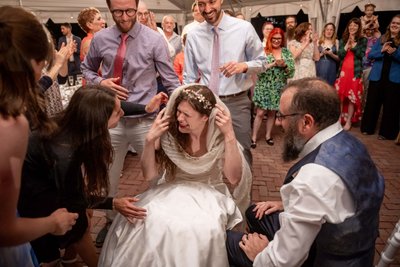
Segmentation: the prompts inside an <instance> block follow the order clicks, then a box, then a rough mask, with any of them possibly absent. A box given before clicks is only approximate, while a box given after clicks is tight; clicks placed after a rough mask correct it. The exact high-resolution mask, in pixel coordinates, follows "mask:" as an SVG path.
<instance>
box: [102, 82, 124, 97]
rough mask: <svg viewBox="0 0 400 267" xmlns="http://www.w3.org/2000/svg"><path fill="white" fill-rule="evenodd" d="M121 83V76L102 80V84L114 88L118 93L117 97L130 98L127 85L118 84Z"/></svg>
mask: <svg viewBox="0 0 400 267" xmlns="http://www.w3.org/2000/svg"><path fill="white" fill-rule="evenodd" d="M119 83H120V78H119V77H118V78H108V79H105V80H102V81H101V82H100V85H102V86H105V87H108V88H110V89H111V90H113V91H114V92H115V93H116V94H117V97H118V98H119V99H120V100H126V99H127V98H128V90H127V89H126V88H125V87H122V86H120V85H118V84H119Z"/></svg>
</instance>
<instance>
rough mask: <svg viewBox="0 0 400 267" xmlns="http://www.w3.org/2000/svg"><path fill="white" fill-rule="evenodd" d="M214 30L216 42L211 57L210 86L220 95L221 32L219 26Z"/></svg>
mask: <svg viewBox="0 0 400 267" xmlns="http://www.w3.org/2000/svg"><path fill="white" fill-rule="evenodd" d="M213 31H214V43H213V52H212V59H211V77H210V84H209V86H208V87H209V88H210V89H211V90H212V91H213V92H214V94H216V95H218V91H219V32H218V27H214V28H213Z"/></svg>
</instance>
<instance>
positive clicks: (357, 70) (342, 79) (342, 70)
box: [335, 18, 367, 131]
mask: <svg viewBox="0 0 400 267" xmlns="http://www.w3.org/2000/svg"><path fill="white" fill-rule="evenodd" d="M366 49H367V38H365V37H363V35H362V28H361V21H360V19H359V18H352V19H351V20H350V21H349V22H348V23H347V26H346V29H345V31H344V33H343V38H342V39H341V40H340V42H339V53H338V55H339V58H340V66H339V72H338V78H337V80H336V82H335V88H336V90H337V92H338V94H339V98H340V104H341V109H342V113H341V116H340V120H341V123H342V124H344V126H343V129H344V130H345V131H348V130H350V128H351V126H352V124H353V123H356V122H358V121H359V120H360V119H361V99H362V94H363V84H362V72H363V66H362V60H363V57H364V55H365V50H366Z"/></svg>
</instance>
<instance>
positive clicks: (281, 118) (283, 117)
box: [275, 111, 303, 121]
mask: <svg viewBox="0 0 400 267" xmlns="http://www.w3.org/2000/svg"><path fill="white" fill-rule="evenodd" d="M297 115H303V114H302V113H291V114H287V115H284V114H282V113H280V112H279V111H278V112H277V113H276V115H275V118H276V119H277V120H278V121H283V120H284V119H285V118H286V117H293V116H297Z"/></svg>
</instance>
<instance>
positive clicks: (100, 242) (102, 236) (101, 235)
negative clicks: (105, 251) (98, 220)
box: [96, 222, 111, 248]
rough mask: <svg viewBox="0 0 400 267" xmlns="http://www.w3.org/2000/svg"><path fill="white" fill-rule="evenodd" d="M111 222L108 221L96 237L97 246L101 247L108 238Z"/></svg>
mask: <svg viewBox="0 0 400 267" xmlns="http://www.w3.org/2000/svg"><path fill="white" fill-rule="evenodd" d="M110 225H111V222H107V223H106V225H105V226H104V227H103V228H102V229H101V230H100V232H99V233H98V234H97V237H96V247H98V248H101V247H102V246H103V243H104V240H105V239H106V236H107V233H108V229H109V228H110Z"/></svg>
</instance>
